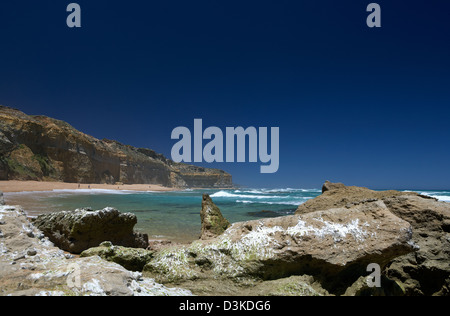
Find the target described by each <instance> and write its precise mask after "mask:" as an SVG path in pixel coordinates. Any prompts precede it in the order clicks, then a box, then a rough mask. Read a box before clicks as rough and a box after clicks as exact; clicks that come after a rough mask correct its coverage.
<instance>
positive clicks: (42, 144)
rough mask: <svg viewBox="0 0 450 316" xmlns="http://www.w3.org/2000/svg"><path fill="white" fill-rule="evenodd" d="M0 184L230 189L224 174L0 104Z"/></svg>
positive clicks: (223, 172)
mask: <svg viewBox="0 0 450 316" xmlns="http://www.w3.org/2000/svg"><path fill="white" fill-rule="evenodd" d="M0 180H38V181H62V182H70V183H106V184H115V183H123V184H160V185H164V186H167V187H180V188H186V187H199V188H205V187H231V186H232V178H231V175H230V174H228V173H226V172H225V171H222V170H218V169H209V168H202V167H196V166H191V165H186V164H180V163H175V162H173V161H172V160H170V159H167V158H166V157H164V156H163V155H161V154H158V153H156V152H155V151H153V150H151V149H145V148H135V147H132V146H128V145H124V144H121V143H119V142H116V141H112V140H107V139H103V140H99V139H96V138H94V137H92V136H89V135H86V134H84V133H82V132H80V131H78V130H76V129H75V128H73V127H72V126H70V125H69V124H68V123H66V122H63V121H59V120H56V119H52V118H49V117H46V116H34V115H33V116H32V115H27V114H25V113H23V112H21V111H19V110H16V109H12V108H9V107H5V106H1V105H0Z"/></svg>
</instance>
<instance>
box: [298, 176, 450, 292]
mask: <svg viewBox="0 0 450 316" xmlns="http://www.w3.org/2000/svg"><path fill="white" fill-rule="evenodd" d="M324 188H325V189H324V193H323V194H322V195H321V196H319V197H317V198H315V199H313V200H310V201H308V202H306V203H305V204H303V205H300V207H299V208H298V209H297V212H296V214H299V215H300V214H307V213H314V212H316V211H319V210H326V209H330V208H334V207H347V208H351V207H352V206H354V205H361V206H364V205H369V204H371V203H373V202H374V201H375V202H378V203H380V202H382V203H384V204H385V205H386V207H387V209H388V210H389V212H391V213H392V214H395V215H396V216H397V217H399V218H401V219H403V220H405V221H407V222H408V223H410V224H411V227H412V243H413V244H414V247H415V251H414V252H413V253H411V254H408V255H404V256H399V257H397V258H395V259H394V260H393V261H392V262H390V263H389V264H388V266H387V267H386V269H385V271H384V275H385V276H387V277H389V278H390V279H392V280H395V281H397V282H398V283H399V284H401V286H402V287H403V288H404V291H405V293H406V294H407V295H450V203H445V202H439V201H437V200H436V199H434V198H430V197H427V196H423V195H420V194H417V193H414V192H399V191H372V190H369V189H367V188H359V187H350V186H345V185H343V184H331V183H326V184H325V185H324Z"/></svg>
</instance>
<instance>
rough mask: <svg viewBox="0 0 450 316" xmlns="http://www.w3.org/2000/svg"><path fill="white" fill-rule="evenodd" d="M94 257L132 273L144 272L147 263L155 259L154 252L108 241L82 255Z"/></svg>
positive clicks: (81, 255)
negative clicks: (116, 244)
mask: <svg viewBox="0 0 450 316" xmlns="http://www.w3.org/2000/svg"><path fill="white" fill-rule="evenodd" d="M92 256H99V257H100V258H102V259H104V260H107V261H111V262H115V263H117V264H120V265H121V266H122V267H124V268H125V269H127V270H130V271H142V269H143V268H144V266H145V265H146V263H147V262H148V261H150V260H151V258H152V257H153V251H149V250H146V249H139V248H128V247H122V246H114V245H113V244H112V243H111V242H109V241H106V242H103V243H101V244H100V246H99V247H95V248H90V249H88V250H85V251H83V252H82V253H81V254H80V257H82V258H84V257H92Z"/></svg>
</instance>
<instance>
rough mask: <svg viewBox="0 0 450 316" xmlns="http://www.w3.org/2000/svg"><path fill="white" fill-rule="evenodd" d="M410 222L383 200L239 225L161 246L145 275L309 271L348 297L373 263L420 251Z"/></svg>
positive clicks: (178, 277) (268, 275)
mask: <svg viewBox="0 0 450 316" xmlns="http://www.w3.org/2000/svg"><path fill="white" fill-rule="evenodd" d="M411 235H412V231H411V225H410V224H409V223H407V222H406V221H404V220H402V219H400V218H398V217H397V216H395V215H394V214H392V213H391V212H389V211H388V209H387V207H386V206H385V205H384V203H382V202H373V203H370V204H368V205H357V206H354V207H352V208H349V209H347V208H337V209H330V210H327V211H321V212H314V213H311V214H305V215H301V216H299V215H294V216H286V217H278V218H269V219H264V220H257V221H249V222H242V223H235V224H233V225H232V226H231V227H230V228H229V229H227V230H226V231H225V233H224V234H222V235H221V236H219V237H218V238H216V239H214V240H212V241H209V242H205V241H198V242H195V243H193V244H192V245H191V246H190V247H181V248H175V249H169V250H166V251H161V252H159V253H156V254H155V257H154V258H153V259H152V260H151V261H150V262H149V263H148V264H147V265H146V266H145V268H144V273H145V274H146V275H148V276H151V277H155V278H157V280H159V281H161V282H180V281H183V280H197V279H205V278H215V279H220V278H222V279H223V278H224V279H234V280H240V279H245V278H253V279H259V280H273V279H281V278H285V277H289V276H291V275H310V276H314V278H315V279H317V280H319V281H320V283H321V285H322V286H323V288H325V289H326V290H327V291H329V292H331V293H336V294H343V293H344V292H345V290H346V288H347V287H349V286H350V285H352V284H353V282H355V281H356V280H357V279H358V278H359V277H360V276H364V275H367V272H366V268H367V265H368V264H370V263H377V264H379V265H380V266H382V267H384V266H385V265H386V264H387V263H389V262H390V261H391V260H392V259H393V258H395V257H397V256H400V255H404V254H407V253H409V252H411V251H413V246H412V243H411Z"/></svg>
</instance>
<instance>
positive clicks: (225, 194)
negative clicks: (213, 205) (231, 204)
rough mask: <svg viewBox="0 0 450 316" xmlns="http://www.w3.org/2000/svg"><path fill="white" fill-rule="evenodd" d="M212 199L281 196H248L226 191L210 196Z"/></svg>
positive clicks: (276, 197)
mask: <svg viewBox="0 0 450 316" xmlns="http://www.w3.org/2000/svg"><path fill="white" fill-rule="evenodd" d="M211 197H212V198H219V197H222V198H243V199H280V198H284V197H283V196H277V195H250V194H235V193H230V192H226V191H219V192H216V193H214V194H212V195H211Z"/></svg>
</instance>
